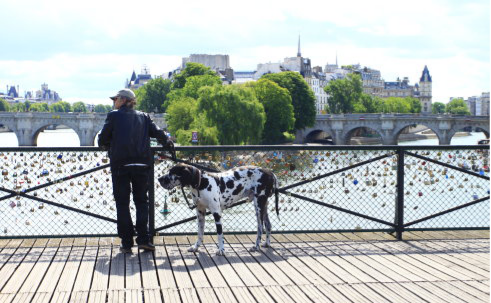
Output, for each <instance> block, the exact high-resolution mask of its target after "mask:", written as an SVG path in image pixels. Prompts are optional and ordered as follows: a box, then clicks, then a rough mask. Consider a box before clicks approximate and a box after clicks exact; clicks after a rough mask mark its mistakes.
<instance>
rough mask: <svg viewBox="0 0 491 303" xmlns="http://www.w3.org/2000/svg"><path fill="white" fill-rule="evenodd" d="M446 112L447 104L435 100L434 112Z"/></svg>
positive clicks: (432, 111) (432, 107)
mask: <svg viewBox="0 0 491 303" xmlns="http://www.w3.org/2000/svg"><path fill="white" fill-rule="evenodd" d="M444 112H445V104H444V103H441V102H435V103H433V104H432V105H431V113H432V114H443V113H444Z"/></svg>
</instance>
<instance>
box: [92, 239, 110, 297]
mask: <svg viewBox="0 0 491 303" xmlns="http://www.w3.org/2000/svg"><path fill="white" fill-rule="evenodd" d="M110 264H111V247H109V246H100V247H99V250H98V252H97V259H96V261H95V266H94V275H93V276H92V284H91V285H90V290H91V292H90V293H89V301H90V300H91V299H90V296H92V294H95V295H96V296H100V293H99V292H93V291H94V290H101V291H102V290H103V291H106V290H107V289H108V282H109V266H110Z"/></svg>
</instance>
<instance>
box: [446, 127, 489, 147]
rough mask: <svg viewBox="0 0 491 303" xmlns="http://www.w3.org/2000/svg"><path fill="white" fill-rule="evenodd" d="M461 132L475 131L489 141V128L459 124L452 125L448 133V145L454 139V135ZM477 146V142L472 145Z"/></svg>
mask: <svg viewBox="0 0 491 303" xmlns="http://www.w3.org/2000/svg"><path fill="white" fill-rule="evenodd" d="M461 131H476V132H482V133H483V134H484V136H485V137H486V138H488V139H489V127H487V128H486V127H483V126H475V125H472V124H463V123H459V124H456V125H454V127H452V129H450V130H449V132H448V144H450V143H451V142H452V139H454V136H455V134H456V133H458V132H461ZM474 144H477V141H476V142H475V143H474Z"/></svg>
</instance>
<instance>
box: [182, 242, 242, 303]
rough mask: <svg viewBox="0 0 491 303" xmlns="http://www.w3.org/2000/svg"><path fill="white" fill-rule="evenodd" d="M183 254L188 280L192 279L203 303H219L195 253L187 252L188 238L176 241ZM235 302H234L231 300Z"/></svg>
mask: <svg viewBox="0 0 491 303" xmlns="http://www.w3.org/2000/svg"><path fill="white" fill-rule="evenodd" d="M175 244H176V246H177V247H178V250H179V252H180V253H181V258H182V260H183V261H184V264H185V266H186V269H187V271H188V273H189V277H188V279H191V281H192V283H193V287H194V288H195V289H196V292H197V294H198V296H199V298H200V300H201V301H202V302H217V301H218V297H217V295H216V294H215V293H214V292H213V290H212V289H211V285H210V283H209V282H208V279H207V277H206V275H205V273H204V272H203V270H202V268H201V265H200V264H199V261H198V260H197V259H196V257H195V255H194V253H190V252H188V251H187V248H188V247H189V241H188V239H187V238H186V237H181V239H180V240H178V239H176V242H175ZM231 301H233V300H231Z"/></svg>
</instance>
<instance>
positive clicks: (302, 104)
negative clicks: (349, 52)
mask: <svg viewBox="0 0 491 303" xmlns="http://www.w3.org/2000/svg"><path fill="white" fill-rule="evenodd" d="M261 78H262V79H268V80H271V81H273V82H275V83H276V84H278V85H279V86H280V87H283V88H286V89H287V90H288V92H289V93H290V96H291V98H292V105H293V112H294V116H295V126H294V131H296V130H300V129H304V128H306V127H310V126H313V125H314V124H315V115H316V108H315V95H314V92H313V91H312V90H311V89H310V87H309V85H308V84H307V82H306V81H305V80H304V78H303V77H302V76H301V75H300V74H299V73H296V72H282V73H277V74H265V75H263V76H262V77H261Z"/></svg>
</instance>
